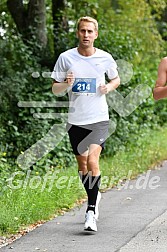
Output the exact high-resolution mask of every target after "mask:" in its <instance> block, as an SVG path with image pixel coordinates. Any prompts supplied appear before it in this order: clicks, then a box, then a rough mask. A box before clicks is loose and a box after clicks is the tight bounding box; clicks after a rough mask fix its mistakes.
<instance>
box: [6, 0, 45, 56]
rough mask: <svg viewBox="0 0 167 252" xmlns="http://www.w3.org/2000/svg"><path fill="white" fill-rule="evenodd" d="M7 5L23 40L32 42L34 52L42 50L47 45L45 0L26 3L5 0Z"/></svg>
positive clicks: (32, 0)
mask: <svg viewBox="0 0 167 252" xmlns="http://www.w3.org/2000/svg"><path fill="white" fill-rule="evenodd" d="M7 6H8V9H9V11H10V13H11V15H12V17H13V19H14V21H15V23H16V26H17V29H18V31H19V33H21V35H22V38H23V41H24V42H25V43H26V44H30V43H29V42H32V44H33V47H34V51H35V52H38V51H39V49H41V50H44V49H45V48H46V46H47V35H46V16H45V14H46V13H45V12H46V11H45V0H29V3H28V5H25V4H23V0H7ZM35 42H36V43H35Z"/></svg>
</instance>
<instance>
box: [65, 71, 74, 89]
mask: <svg viewBox="0 0 167 252" xmlns="http://www.w3.org/2000/svg"><path fill="white" fill-rule="evenodd" d="M74 81H75V78H74V73H72V72H71V73H68V74H67V76H66V82H67V84H68V85H69V86H72V85H73V83H74Z"/></svg>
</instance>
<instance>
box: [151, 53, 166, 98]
mask: <svg viewBox="0 0 167 252" xmlns="http://www.w3.org/2000/svg"><path fill="white" fill-rule="evenodd" d="M166 83H167V57H165V58H163V59H162V60H161V62H160V64H159V67H158V78H157V80H156V85H155V88H154V89H153V97H154V99H155V100H159V99H163V98H166V97H167V86H166Z"/></svg>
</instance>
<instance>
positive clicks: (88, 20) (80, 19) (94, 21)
mask: <svg viewBox="0 0 167 252" xmlns="http://www.w3.org/2000/svg"><path fill="white" fill-rule="evenodd" d="M82 21H85V22H91V23H93V24H94V26H95V30H96V31H98V22H97V20H96V19H94V18H92V17H89V16H85V17H80V18H79V19H78V21H77V30H79V25H80V23H81V22H82Z"/></svg>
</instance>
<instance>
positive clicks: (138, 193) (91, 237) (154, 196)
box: [0, 161, 167, 252]
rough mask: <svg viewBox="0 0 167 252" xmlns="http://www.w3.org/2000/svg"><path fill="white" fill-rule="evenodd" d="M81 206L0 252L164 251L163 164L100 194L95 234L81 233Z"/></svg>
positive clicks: (166, 188) (166, 193)
mask: <svg viewBox="0 0 167 252" xmlns="http://www.w3.org/2000/svg"><path fill="white" fill-rule="evenodd" d="M85 209H86V203H85V204H83V206H82V207H81V208H80V209H79V208H75V209H73V210H72V211H70V212H68V213H65V215H64V216H59V217H57V218H55V219H54V220H52V221H49V222H47V223H45V224H43V225H42V226H40V227H38V228H37V229H35V230H33V231H32V232H30V233H28V234H27V235H26V236H23V237H22V238H20V239H18V240H16V241H15V242H14V243H13V244H10V245H9V246H6V247H2V248H1V249H0V252H7V251H8V252H9V251H12V252H35V251H40V252H41V251H43V252H44V251H48V252H84V251H91V252H149V251H150V252H166V251H167V161H166V162H164V163H163V167H161V168H159V169H156V170H152V171H148V172H147V173H146V174H144V175H142V176H140V177H138V178H137V179H136V180H132V181H130V182H128V183H127V184H126V186H125V187H124V188H122V189H121V190H117V189H116V188H115V189H112V190H109V191H107V192H106V193H102V200H101V202H100V220H99V221H98V232H97V233H91V232H84V231H83V226H84V213H85Z"/></svg>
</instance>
